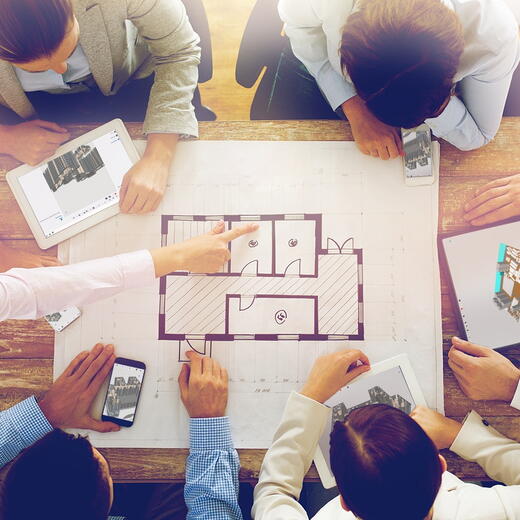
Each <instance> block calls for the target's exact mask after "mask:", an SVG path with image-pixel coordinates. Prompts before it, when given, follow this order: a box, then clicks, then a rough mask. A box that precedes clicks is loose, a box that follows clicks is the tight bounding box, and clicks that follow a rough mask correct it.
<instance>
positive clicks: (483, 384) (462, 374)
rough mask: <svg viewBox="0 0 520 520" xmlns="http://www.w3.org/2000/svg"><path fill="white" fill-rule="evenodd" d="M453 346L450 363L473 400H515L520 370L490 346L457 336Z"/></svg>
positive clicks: (461, 385) (464, 389)
mask: <svg viewBox="0 0 520 520" xmlns="http://www.w3.org/2000/svg"><path fill="white" fill-rule="evenodd" d="M452 345H453V346H452V347H451V349H450V351H449V353H448V365H449V366H450V368H451V369H452V370H453V373H454V374H455V377H456V378H457V381H458V383H459V385H460V387H461V388H462V391H463V392H464V393H465V394H466V395H467V396H468V397H469V398H470V399H473V400H475V401H481V400H501V401H506V402H508V403H509V402H511V401H512V399H513V397H514V395H515V391H516V388H517V386H518V382H519V381H520V369H518V368H516V367H515V366H514V365H513V363H511V361H509V359H507V358H506V357H504V356H502V354H499V353H498V352H495V351H494V350H492V349H490V348H487V347H481V346H479V345H474V344H473V343H469V342H468V341H464V340H462V339H459V338H457V337H454V338H453V339H452Z"/></svg>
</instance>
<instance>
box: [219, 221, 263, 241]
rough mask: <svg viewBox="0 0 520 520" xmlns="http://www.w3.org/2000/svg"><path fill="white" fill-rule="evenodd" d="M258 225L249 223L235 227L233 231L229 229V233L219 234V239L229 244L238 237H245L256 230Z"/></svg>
mask: <svg viewBox="0 0 520 520" xmlns="http://www.w3.org/2000/svg"><path fill="white" fill-rule="evenodd" d="M258 227H259V226H258V224H257V223H256V222H250V223H248V224H244V225H243V226H240V227H236V228H233V229H230V230H229V231H225V232H224V233H221V234H220V236H219V238H221V239H222V240H224V241H226V242H231V241H232V240H235V239H236V238H238V237H241V236H243V235H247V234H248V233H253V231H257V230H258Z"/></svg>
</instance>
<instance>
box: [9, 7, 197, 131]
mask: <svg viewBox="0 0 520 520" xmlns="http://www.w3.org/2000/svg"><path fill="white" fill-rule="evenodd" d="M72 2H73V6H74V14H75V16H76V18H77V20H78V23H79V28H80V43H81V46H82V48H83V50H84V52H85V55H86V57H87V60H88V62H89V64H90V69H91V71H92V75H93V77H94V80H95V81H96V83H97V85H98V86H99V89H100V90H101V92H103V94H105V95H106V96H109V95H111V94H115V93H116V92H117V91H118V90H119V88H120V87H121V86H122V85H123V84H124V83H125V82H126V81H128V80H129V79H130V78H142V77H146V76H147V75H149V74H151V73H152V72H155V81H154V85H153V87H152V90H151V93H150V100H149V104H148V110H147V114H146V120H145V123H144V132H145V133H150V132H152V133H163V132H164V133H178V134H187V135H191V136H197V135H198V125H197V120H196V117H195V113H194V109H193V106H192V104H191V101H192V97H193V91H194V90H195V88H196V86H197V81H198V69H197V66H198V64H199V61H200V48H199V47H198V43H199V38H198V36H197V34H196V33H195V32H194V31H193V29H192V27H191V25H190V22H189V20H188V17H187V15H186V10H185V8H184V5H183V4H182V2H181V0H72ZM0 104H2V105H4V106H5V107H7V108H9V109H11V110H12V111H14V112H15V113H16V114H18V115H19V116H20V117H22V118H24V119H27V118H31V117H34V116H36V115H37V114H36V112H35V109H34V107H33V106H32V105H31V103H30V101H29V99H28V98H27V96H26V95H25V92H24V91H23V89H22V86H21V84H20V82H19V81H18V78H17V76H16V73H15V71H14V68H13V66H12V65H11V64H9V63H7V62H5V61H0Z"/></svg>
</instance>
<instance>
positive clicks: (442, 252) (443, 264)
mask: <svg viewBox="0 0 520 520" xmlns="http://www.w3.org/2000/svg"><path fill="white" fill-rule="evenodd" d="M515 222H520V217H513V218H508V219H505V220H501V221H499V222H493V223H492V224H486V225H484V226H478V227H473V228H470V229H468V230H467V231H458V232H455V233H443V234H442V235H439V236H438V238H437V241H438V245H439V246H440V247H438V250H439V266H440V268H441V272H442V270H443V269H444V271H445V272H446V273H447V274H448V286H449V295H448V297H449V299H450V302H451V305H452V307H453V309H455V322H456V323H457V327H458V329H459V331H460V332H461V334H460V336H461V339H463V340H465V341H469V340H468V332H467V330H466V327H465V325H464V319H463V318H462V312H461V310H460V306H459V299H458V296H457V290H456V289H455V281H454V280H453V277H452V276H451V269H450V264H449V262H448V255H447V254H446V248H445V247H444V241H445V240H447V239H450V238H455V237H458V236H461V235H467V234H469V233H476V232H478V231H482V230H483V229H489V228H494V227H500V226H503V225H506V224H514V223H515ZM518 346H520V342H518V343H512V344H511V345H502V346H500V347H494V348H493V350H502V349H509V348H512V347H518Z"/></svg>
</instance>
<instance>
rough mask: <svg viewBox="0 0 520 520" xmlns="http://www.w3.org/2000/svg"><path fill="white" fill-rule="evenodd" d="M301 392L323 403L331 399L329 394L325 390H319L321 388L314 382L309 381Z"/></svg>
mask: <svg viewBox="0 0 520 520" xmlns="http://www.w3.org/2000/svg"><path fill="white" fill-rule="evenodd" d="M300 394H301V395H303V396H304V397H307V398H309V399H312V400H313V401H316V402H317V403H321V404H323V403H324V402H325V401H327V400H328V399H329V398H328V397H327V396H325V394H324V392H322V391H320V390H319V388H316V387H314V386H313V385H312V384H308V383H306V384H305V385H304V386H303V388H302V389H301V390H300Z"/></svg>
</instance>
